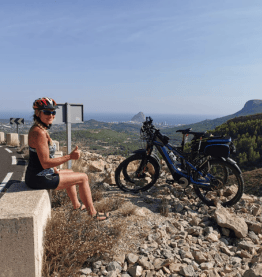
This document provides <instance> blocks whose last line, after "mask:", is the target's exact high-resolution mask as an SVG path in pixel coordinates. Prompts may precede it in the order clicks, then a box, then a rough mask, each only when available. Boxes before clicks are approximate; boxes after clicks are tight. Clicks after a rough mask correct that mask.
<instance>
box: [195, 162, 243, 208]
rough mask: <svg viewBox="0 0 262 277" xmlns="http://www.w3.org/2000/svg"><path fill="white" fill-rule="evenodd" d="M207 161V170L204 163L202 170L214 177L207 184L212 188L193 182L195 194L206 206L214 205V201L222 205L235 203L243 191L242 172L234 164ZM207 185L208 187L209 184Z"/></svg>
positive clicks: (227, 205)
mask: <svg viewBox="0 0 262 277" xmlns="http://www.w3.org/2000/svg"><path fill="white" fill-rule="evenodd" d="M209 163H210V168H209V170H208V168H207V165H204V167H205V168H203V169H202V170H203V171H206V172H208V173H210V174H211V175H212V176H213V177H214V179H213V180H210V181H209V185H211V186H212V185H213V189H212V191H208V190H207V189H206V188H205V187H202V186H198V185H196V184H194V190H195V192H196V195H197V196H198V197H199V198H200V199H201V200H202V201H203V202H204V203H205V204H207V205H208V206H215V204H216V202H220V203H221V205H222V206H224V207H230V206H232V205H234V204H236V203H237V202H238V201H239V200H240V198H241V197H242V194H243V191H244V182H243V178H242V174H240V173H239V171H238V170H237V168H236V167H235V166H234V165H232V164H230V163H228V162H226V161H222V160H211V161H210V162H209ZM202 170H201V171H202ZM202 180H203V179H202ZM208 187H209V188H210V186H208ZM208 187H207V188H208Z"/></svg>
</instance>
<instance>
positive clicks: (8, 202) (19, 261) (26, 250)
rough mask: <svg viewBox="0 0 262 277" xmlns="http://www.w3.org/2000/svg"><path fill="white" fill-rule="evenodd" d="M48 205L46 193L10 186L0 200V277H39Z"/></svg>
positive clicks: (48, 211) (17, 185)
mask: <svg viewBox="0 0 262 277" xmlns="http://www.w3.org/2000/svg"><path fill="white" fill-rule="evenodd" d="M50 217H51V202H50V197H49V193H48V191H47V190H31V189H30V188H28V187H27V186H26V185H25V183H23V182H21V183H15V184H13V185H12V186H11V187H10V188H9V189H8V191H7V192H6V193H5V194H4V196H3V197H2V198H1V200H0V269H1V270H0V277H22V276H28V277H31V276H32V277H41V270H42V259H43V236H44V230H45V226H46V222H47V220H48V218H50Z"/></svg>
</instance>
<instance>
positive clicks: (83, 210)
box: [74, 202, 86, 212]
mask: <svg viewBox="0 0 262 277" xmlns="http://www.w3.org/2000/svg"><path fill="white" fill-rule="evenodd" d="M80 204H81V205H80V207H79V208H77V209H74V211H80V212H85V211H86V209H82V207H83V205H84V204H83V203H81V202H80Z"/></svg>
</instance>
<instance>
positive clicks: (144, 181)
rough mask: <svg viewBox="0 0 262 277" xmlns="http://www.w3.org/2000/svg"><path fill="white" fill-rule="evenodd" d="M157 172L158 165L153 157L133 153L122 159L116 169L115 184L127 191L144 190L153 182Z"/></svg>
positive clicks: (158, 170) (158, 169) (155, 179)
mask: <svg viewBox="0 0 262 277" xmlns="http://www.w3.org/2000/svg"><path fill="white" fill-rule="evenodd" d="M144 159H146V160H144ZM159 172H160V166H159V163H158V161H157V160H156V159H155V158H153V157H152V156H149V157H143V156H142V155H140V154H135V155H132V156H130V157H129V158H127V159H126V160H124V161H123V162H122V163H121V164H120V165H119V166H118V168H117V169H116V171H115V181H116V185H117V186H118V187H119V188H120V189H121V190H123V191H127V192H134V193H137V192H139V191H146V190H148V189H150V188H151V187H152V186H153V185H154V184H155V182H156V181H157V179H158V177H159Z"/></svg>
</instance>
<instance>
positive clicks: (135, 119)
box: [131, 112, 146, 122]
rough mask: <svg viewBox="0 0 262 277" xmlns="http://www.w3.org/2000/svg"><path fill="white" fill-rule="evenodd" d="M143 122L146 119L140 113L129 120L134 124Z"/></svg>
mask: <svg viewBox="0 0 262 277" xmlns="http://www.w3.org/2000/svg"><path fill="white" fill-rule="evenodd" d="M145 120H146V117H145V115H144V114H143V113H142V112H139V113H138V114H136V115H134V116H133V117H132V119H131V121H135V122H144V121H145Z"/></svg>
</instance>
